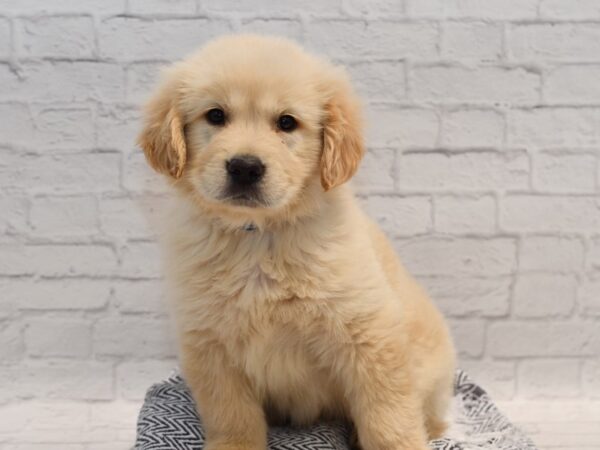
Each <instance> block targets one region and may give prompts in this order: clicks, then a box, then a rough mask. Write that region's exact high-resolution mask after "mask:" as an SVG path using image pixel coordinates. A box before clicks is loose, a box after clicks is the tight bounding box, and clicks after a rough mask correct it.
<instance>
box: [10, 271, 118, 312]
mask: <svg viewBox="0 0 600 450" xmlns="http://www.w3.org/2000/svg"><path fill="white" fill-rule="evenodd" d="M4 295H5V298H7V299H8V301H9V302H12V303H14V305H16V306H18V308H19V309H22V310H34V309H35V310H90V309H101V308H103V307H105V306H106V304H107V302H108V298H109V295H110V286H109V285H108V284H107V283H106V282H105V281H102V280H80V279H73V278H71V279H69V278H64V279H56V280H54V279H50V280H38V281H30V280H19V281H13V282H12V283H11V284H9V285H8V290H7V291H5V293H4Z"/></svg>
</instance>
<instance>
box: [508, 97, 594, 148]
mask: <svg viewBox="0 0 600 450" xmlns="http://www.w3.org/2000/svg"><path fill="white" fill-rule="evenodd" d="M599 124H600V110H599V109H597V108H581V107H579V108H572V107H543V108H535V109H529V110H527V109H526V110H513V111H511V113H510V115H509V124H508V143H509V144H512V145H517V146H526V147H531V148H540V147H550V146H554V147H558V146H581V147H584V146H592V145H596V144H598V143H599V142H600V129H599V128H598V125H599Z"/></svg>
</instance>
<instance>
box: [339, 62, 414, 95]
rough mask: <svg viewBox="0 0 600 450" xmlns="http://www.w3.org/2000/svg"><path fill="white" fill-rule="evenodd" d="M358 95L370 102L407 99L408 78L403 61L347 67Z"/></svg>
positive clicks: (366, 63) (363, 63)
mask: <svg viewBox="0 0 600 450" xmlns="http://www.w3.org/2000/svg"><path fill="white" fill-rule="evenodd" d="M347 70H348V72H349V73H350V77H351V79H352V82H353V84H354V87H355V88H356V90H357V92H358V94H359V95H360V96H361V97H362V98H363V99H365V100H368V101H369V102H377V101H389V100H401V99H404V98H406V77H405V74H404V63H403V62H401V61H369V62H358V63H355V64H352V65H349V66H348V67H347Z"/></svg>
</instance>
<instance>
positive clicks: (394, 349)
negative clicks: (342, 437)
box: [329, 314, 429, 450]
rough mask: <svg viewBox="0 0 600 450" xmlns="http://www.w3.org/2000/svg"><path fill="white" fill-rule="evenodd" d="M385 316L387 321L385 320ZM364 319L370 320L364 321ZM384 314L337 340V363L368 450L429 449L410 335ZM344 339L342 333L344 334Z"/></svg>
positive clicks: (356, 425) (338, 371)
mask: <svg viewBox="0 0 600 450" xmlns="http://www.w3.org/2000/svg"><path fill="white" fill-rule="evenodd" d="M382 316H383V317H382ZM363 319H364V317H363ZM388 319H389V317H385V314H382V315H381V316H379V317H378V318H377V320H374V321H372V322H371V323H369V322H370V321H368V320H367V321H365V322H362V323H361V325H360V328H354V329H350V330H348V333H343V334H344V335H345V336H346V339H341V340H339V339H331V336H330V340H329V342H332V341H333V342H336V343H337V345H334V346H332V350H333V352H334V353H332V354H331V355H330V358H331V359H330V361H334V362H335V366H336V372H337V376H338V378H339V379H340V380H341V382H342V384H343V386H344V390H345V394H346V398H347V401H348V404H349V408H350V411H349V412H350V416H351V417H352V420H353V422H354V426H355V427H356V431H357V434H358V441H359V443H360V446H361V447H362V449H363V450H426V449H428V448H429V447H428V445H427V433H426V430H425V420H424V415H423V409H422V402H421V399H420V398H419V396H418V394H417V393H416V389H415V383H414V380H413V379H412V373H411V367H410V357H409V355H408V353H407V344H408V343H407V342H405V341H404V342H403V341H402V338H401V336H406V332H405V331H404V330H400V329H398V327H399V326H398V325H396V324H393V323H392V324H390V321H389V320H388ZM338 337H339V335H338Z"/></svg>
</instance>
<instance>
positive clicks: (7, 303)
mask: <svg viewBox="0 0 600 450" xmlns="http://www.w3.org/2000/svg"><path fill="white" fill-rule="evenodd" d="M16 282H17V283H18V282H20V281H18V280H15V279H14V278H4V279H2V278H0V289H1V290H2V292H9V290H10V289H11V288H12V287H13V286H14V285H15V283H16ZM16 309H17V308H16V304H15V298H14V297H13V298H11V297H9V296H8V295H3V298H2V301H1V302H0V319H8V318H13V317H14V315H15V311H16ZM1 402H2V396H1V394H0V403H1Z"/></svg>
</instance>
